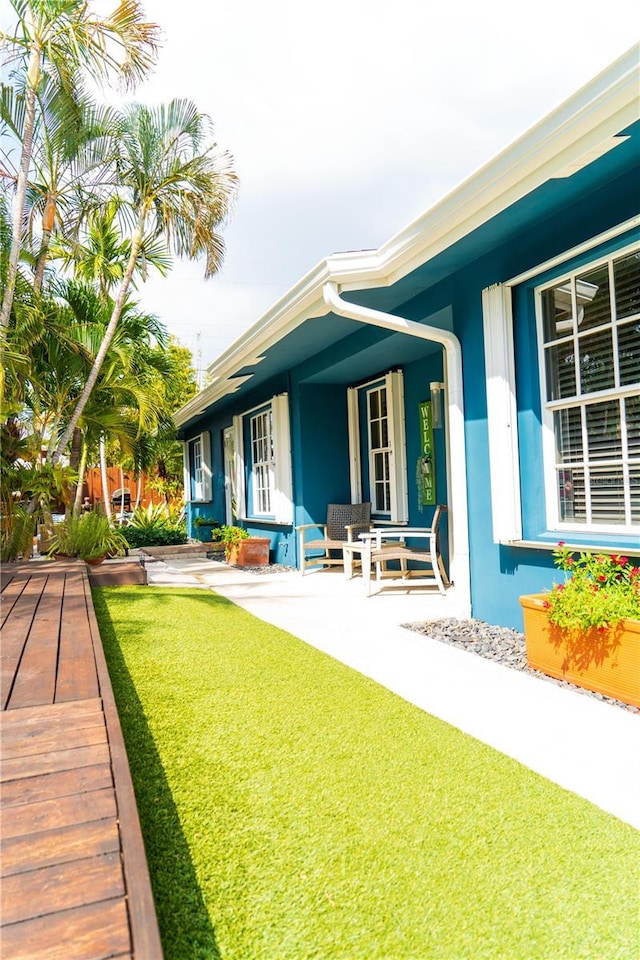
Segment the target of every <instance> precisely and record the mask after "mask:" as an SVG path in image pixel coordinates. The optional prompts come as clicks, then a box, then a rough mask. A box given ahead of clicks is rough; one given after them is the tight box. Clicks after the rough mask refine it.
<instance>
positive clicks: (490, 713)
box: [147, 558, 640, 829]
mask: <svg viewBox="0 0 640 960" xmlns="http://www.w3.org/2000/svg"><path fill="white" fill-rule="evenodd" d="M147 575H148V582H149V584H151V585H156V586H199V587H206V588H210V589H213V590H215V591H216V592H217V593H219V594H221V595H222V596H225V597H227V598H228V599H230V600H232V601H233V602H234V603H236V604H238V605H239V606H240V607H243V608H244V609H245V610H248V611H249V612H250V613H252V614H254V615H255V616H256V617H259V618H260V619H262V620H265V621H267V622H268V623H272V624H274V625H276V626H278V627H281V628H282V629H284V630H287V631H289V632H290V633H292V634H294V635H295V636H297V637H300V639H301V640H304V641H305V642H306V643H308V644H310V645H312V646H314V647H316V648H317V649H319V650H322V651H324V652H325V653H327V654H329V655H330V656H332V657H334V658H335V659H336V660H339V661H341V662H342V663H345V664H347V665H348V666H350V667H352V668H353V669H354V670H358V671H359V672H360V673H362V674H364V675H365V676H368V677H370V678H372V679H373V680H375V681H377V682H378V683H380V684H381V685H382V686H384V687H387V688H388V689H389V690H392V691H394V692H395V693H397V694H398V695H399V696H401V697H402V698H404V699H405V700H407V701H409V702H410V703H413V704H415V705H416V706H418V707H420V708H421V709H423V710H425V711H427V712H428V713H430V714H432V715H434V716H437V717H440V718H441V719H442V720H445V721H447V722H448V723H451V724H452V725H453V726H455V727H457V728H459V729H460V730H463V731H464V732H465V733H468V734H471V735H472V736H474V737H477V739H478V740H481V741H483V742H484V743H487V744H490V745H491V746H493V747H495V749H497V750H499V751H501V752H502V753H504V754H507V755H508V756H510V757H513V758H514V759H516V760H518V761H520V762H521V763H523V764H525V765H526V766H528V767H529V768H531V769H532V770H535V771H537V772H538V773H540V774H542V775H543V776H545V777H547V778H548V779H549V780H552V781H554V782H555V783H557V784H559V785H560V786H562V787H565V788H566V789H567V790H571V791H573V792H574V793H577V794H579V795H580V796H582V797H585V798H586V799H587V800H590V801H591V802H592V803H594V804H596V805H597V806H599V807H601V808H602V809H603V810H607V811H608V812H609V813H612V814H614V815H615V816H617V817H619V818H620V819H621V820H624V821H626V822H627V823H630V824H632V825H633V826H635V827H636V828H638V829H640V714H638V713H634V712H631V711H629V710H624V709H621V708H619V707H617V706H614V705H611V704H608V703H604V702H602V701H600V700H597V699H595V698H594V697H590V696H587V695H585V694H583V693H580V692H579V691H578V690H577V689H575V688H567V687H561V686H558V685H557V684H555V683H552V682H548V681H546V680H544V679H542V678H538V677H536V676H532V675H529V674H526V673H523V672H520V671H517V670H512V669H509V668H507V667H504V666H502V665H500V664H497V663H494V662H492V661H489V660H485V659H483V658H481V657H478V656H476V655H474V654H471V653H467V652H465V651H461V650H458V649H455V648H454V647H452V646H449V645H447V644H443V643H440V642H438V641H437V640H432V639H430V638H429V637H425V636H423V635H421V634H418V633H415V632H412V631H409V630H405V629H403V628H402V627H401V626H400V624H402V623H408V622H415V621H420V620H428V619H436V618H439V617H451V616H455V615H456V606H455V590H453V589H452V590H450V591H448V593H447V596H446V597H441V596H439V595H438V594H437V593H433V592H428V591H425V590H424V589H422V590H420V589H415V590H414V591H412V592H409V593H406V594H405V593H404V592H402V593H400V592H397V591H395V590H394V591H393V592H391V591H389V592H382V593H381V594H378V595H375V596H373V597H370V598H367V597H365V595H364V588H363V583H362V580H361V579H360V578H356V579H354V580H351V581H347V580H345V578H344V576H343V574H342V571H340V570H325V571H319V572H316V573H310V574H307V575H306V576H304V577H303V576H301V575H300V574H299V573H298V572H276V573H273V574H267V575H256V574H253V573H249V572H246V571H244V570H241V569H238V568H234V567H229V566H227V565H226V564H223V563H217V562H214V561H211V560H207V559H203V558H193V559H192V558H189V559H171V558H169V559H167V560H166V561H161V562H151V563H148V565H147Z"/></svg>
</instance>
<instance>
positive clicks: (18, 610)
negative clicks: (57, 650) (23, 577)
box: [0, 577, 47, 710]
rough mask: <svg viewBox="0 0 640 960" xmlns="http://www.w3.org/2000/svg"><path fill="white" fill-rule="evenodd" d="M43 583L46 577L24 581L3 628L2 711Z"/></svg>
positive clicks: (1, 666) (44, 583)
mask: <svg viewBox="0 0 640 960" xmlns="http://www.w3.org/2000/svg"><path fill="white" fill-rule="evenodd" d="M46 582H47V581H46V578H42V577H37V578H36V577H34V578H33V579H29V580H27V581H26V583H25V587H24V590H23V591H22V592H21V594H20V597H19V598H18V599H17V600H16V603H15V604H14V605H13V609H12V611H11V616H10V617H9V618H8V620H7V621H6V622H5V624H4V625H3V627H2V650H1V651H0V705H1V707H2V709H3V710H4V709H5V708H6V705H7V702H8V700H9V695H10V693H11V688H12V686H13V682H14V679H15V676H16V671H17V669H18V665H19V663H20V658H21V657H22V652H23V650H24V647H25V645H26V642H27V638H28V636H29V632H30V630H31V626H32V623H33V618H34V616H35V613H36V610H37V608H38V603H39V601H40V597H41V596H42V593H43V592H44V588H45V586H46Z"/></svg>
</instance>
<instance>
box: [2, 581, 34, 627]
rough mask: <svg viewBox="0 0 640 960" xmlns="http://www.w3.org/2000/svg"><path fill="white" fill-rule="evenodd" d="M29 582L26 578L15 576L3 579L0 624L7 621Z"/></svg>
mask: <svg viewBox="0 0 640 960" xmlns="http://www.w3.org/2000/svg"><path fill="white" fill-rule="evenodd" d="M27 582H28V581H27V580H25V579H19V578H18V579H16V578H15V577H11V578H10V579H9V578H7V579H6V580H3V582H2V593H1V594H0V626H2V625H3V624H4V623H5V622H6V620H7V617H8V616H9V615H10V613H11V611H12V610H13V608H14V606H15V604H16V602H17V601H18V599H19V598H20V596H21V594H22V591H23V590H24V588H25V587H26V585H27Z"/></svg>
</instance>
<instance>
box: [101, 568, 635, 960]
mask: <svg viewBox="0 0 640 960" xmlns="http://www.w3.org/2000/svg"><path fill="white" fill-rule="evenodd" d="M94 600H95V605H96V612H97V615H98V620H99V624H100V630H101V634H102V637H103V642H104V646H105V652H106V654H107V660H108V663H109V669H110V672H111V677H112V681H113V686H114V690H115V694H116V699H117V701H118V707H119V711H120V717H121V721H122V726H123V730H124V734H125V739H126V743H127V749H128V753H129V759H130V765H131V770H132V775H133V779H134V784H135V788H136V794H137V798H138V805H139V810H140V817H141V821H142V827H143V833H144V837H145V843H146V847H147V855H148V859H149V866H150V871H151V875H152V883H153V887H154V894H155V897H156V905H157V910H158V916H159V922H160V928H161V934H162V938H163V945H164V949H165V957H166V960H191V958H207V960H210V958H217V957H220V958H222V960H432V958H433V960H437V958H442V960H445V958H446V960H485V958H503V960H530V958H531V960H533V958H539V960H565V958H566V960H583V958H584V960H614V958H615V960H637V958H638V956H640V892H639V891H640V833H638V832H637V831H636V830H634V829H633V828H632V827H630V826H628V825H626V824H624V823H622V822H621V821H619V820H617V819H616V818H615V817H612V816H610V815H608V814H606V813H604V812H603V811H601V810H599V809H597V808H596V807H594V806H593V805H591V804H590V803H588V802H587V801H586V800H583V799H581V798H579V797H577V796H575V795H573V794H571V793H568V792H567V791H565V790H563V789H561V788H560V787H558V786H556V785H554V784H552V783H550V782H549V781H547V780H545V779H544V778H543V777H541V776H539V775H537V774H535V773H533V772H531V771H530V770H528V769H527V768H525V767H523V766H522V765H520V764H519V763H517V762H515V761H514V760H511V759H509V758H508V757H505V756H503V755H502V754H500V753H498V752H496V751H495V750H493V749H491V748H490V747H487V746H486V745H484V744H482V743H479V742H478V741H476V740H474V739H473V738H472V737H469V736H466V735H465V734H463V733H461V732H460V731H458V730H456V729H454V728H453V727H451V726H449V725H448V724H446V723H444V722H442V721H440V720H437V719H435V718H433V717H431V716H429V715H428V714H425V713H424V712H423V711H421V710H419V709H418V708H417V707H414V706H412V705H410V704H408V703H406V702H404V701H403V700H401V699H400V698H399V697H397V696H396V695H395V694H393V693H391V692H389V691H388V690H385V689H384V688H382V687H380V686H378V685H377V684H376V683H374V682H373V681H371V680H369V679H367V678H365V677H363V676H361V675H359V674H357V673H355V672H354V671H353V670H351V669H350V668H348V667H346V666H344V665H343V664H340V663H338V662H336V661H334V660H332V659H331V658H330V657H328V656H326V655H325V654H323V653H320V652H319V651H317V650H315V649H313V648H312V647H309V646H307V645H306V644H305V643H303V642H302V641H300V640H298V639H297V638H295V637H292V636H291V635H290V634H287V633H285V632H284V631H282V630H279V629H277V628H275V627H272V626H270V625H268V624H265V623H263V622H262V621H260V620H257V619H256V618H254V617H252V616H251V615H249V614H248V613H246V612H244V611H243V610H241V609H239V608H238V607H236V606H235V605H233V604H232V603H230V602H228V601H227V600H225V599H223V598H221V597H218V596H216V595H215V594H213V593H211V592H209V591H205V590H193V589H176V588H168V589H158V588H144V587H132V588H122V587H121V588H115V589H113V588H112V589H102V590H96V591H95V592H94ZM479 696H481V691H479Z"/></svg>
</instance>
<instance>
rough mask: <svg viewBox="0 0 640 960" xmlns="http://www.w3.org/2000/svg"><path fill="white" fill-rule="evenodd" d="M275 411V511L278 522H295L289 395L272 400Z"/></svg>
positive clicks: (273, 503)
mask: <svg viewBox="0 0 640 960" xmlns="http://www.w3.org/2000/svg"><path fill="white" fill-rule="evenodd" d="M271 409H272V411H273V449H274V458H275V490H274V491H273V502H272V507H273V512H274V515H275V519H276V522H277V523H286V524H289V523H291V524H292V523H293V479H292V469H291V428H290V424H289V396H288V394H286V393H281V394H279V396H276V397H274V398H273V400H272V401H271Z"/></svg>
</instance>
